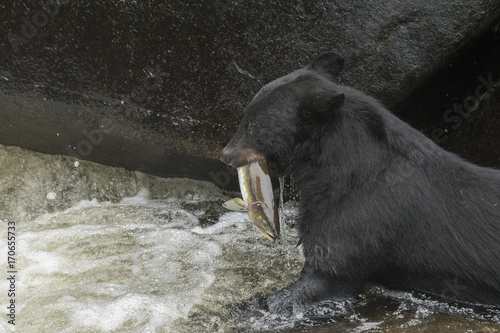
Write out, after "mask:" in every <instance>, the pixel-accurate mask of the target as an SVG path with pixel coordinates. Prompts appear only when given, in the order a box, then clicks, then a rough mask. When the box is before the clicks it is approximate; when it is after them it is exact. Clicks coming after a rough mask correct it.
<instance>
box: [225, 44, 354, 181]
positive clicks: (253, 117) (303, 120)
mask: <svg viewBox="0 0 500 333" xmlns="http://www.w3.org/2000/svg"><path fill="white" fill-rule="evenodd" d="M343 64H344V59H343V58H342V56H341V55H339V54H337V53H326V54H323V55H321V56H320V57H318V58H317V59H316V60H314V61H313V62H312V63H310V64H309V65H307V66H306V67H304V68H302V69H299V70H296V71H294V72H292V73H290V74H288V75H285V76H283V77H280V78H278V79H276V80H274V81H272V82H270V83H268V84H267V85H265V86H264V87H263V88H262V89H261V90H260V91H259V92H258V93H257V95H255V97H254V98H253V100H252V101H251V102H250V104H249V105H248V106H247V107H246V109H245V113H244V116H243V120H242V121H241V124H240V126H239V128H238V130H237V132H236V133H235V134H234V136H233V137H232V138H231V140H230V141H229V143H228V144H227V146H226V147H225V148H224V149H223V151H222V155H221V160H222V161H223V162H224V163H226V164H229V165H231V166H233V167H234V168H237V167H240V166H242V165H245V164H249V163H252V162H255V161H259V160H267V161H268V162H270V163H272V164H274V165H275V166H276V167H277V170H278V171H279V172H280V173H283V172H285V171H286V169H287V167H288V164H289V163H290V161H291V158H292V157H293V154H294V148H295V147H296V145H297V144H298V143H300V142H301V141H303V140H305V139H307V138H308V137H310V136H314V135H317V134H318V133H321V131H322V125H323V124H328V123H331V122H332V121H333V119H332V118H334V117H335V114H336V112H335V111H336V110H338V109H339V108H341V107H342V105H343V104H344V99H345V96H344V94H343V93H342V92H340V91H337V85H336V84H335V83H334V82H335V81H336V78H337V76H338V74H339V72H340V70H341V69H342V66H343Z"/></svg>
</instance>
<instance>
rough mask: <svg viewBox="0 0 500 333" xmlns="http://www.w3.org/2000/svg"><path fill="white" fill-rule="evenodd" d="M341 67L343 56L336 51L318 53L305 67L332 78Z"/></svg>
mask: <svg viewBox="0 0 500 333" xmlns="http://www.w3.org/2000/svg"><path fill="white" fill-rule="evenodd" d="M342 67H344V58H343V57H342V56H341V55H340V54H338V53H335V52H330V53H324V54H322V55H320V56H319V57H318V58H316V60H314V61H313V62H312V63H310V64H309V65H308V66H307V67H306V68H309V69H312V70H315V71H317V72H318V73H320V74H324V75H326V76H327V77H329V78H330V79H332V80H334V79H336V78H337V76H338V75H339V73H340V71H341V70H342Z"/></svg>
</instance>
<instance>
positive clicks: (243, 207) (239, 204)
mask: <svg viewBox="0 0 500 333" xmlns="http://www.w3.org/2000/svg"><path fill="white" fill-rule="evenodd" d="M222 206H224V208H226V209H229V210H234V211H237V212H246V211H247V210H248V207H247V204H246V202H245V201H243V200H242V199H240V198H234V199H231V200H228V201H226V202H224V203H223V204H222Z"/></svg>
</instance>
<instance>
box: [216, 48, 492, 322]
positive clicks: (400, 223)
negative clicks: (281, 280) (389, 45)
mask: <svg viewBox="0 0 500 333" xmlns="http://www.w3.org/2000/svg"><path fill="white" fill-rule="evenodd" d="M343 64H344V60H343V58H342V56H340V55H339V54H337V53H327V54H323V55H321V56H320V57H318V58H317V59H316V60H314V61H313V62H312V63H310V64H309V65H308V66H306V67H305V68H302V69H299V70H296V71H294V72H292V73H290V74H288V75H285V76H283V77H281V78H279V79H277V80H275V81H272V82H271V83H269V84H267V85H266V86H264V87H263V88H262V89H261V90H260V91H259V92H258V93H257V95H256V96H255V97H254V98H253V100H252V101H251V103H250V104H249V105H248V106H247V108H246V110H245V113H244V116H243V120H242V122H241V124H240V126H239V128H238V130H237V132H236V134H235V135H234V136H233V137H232V139H231V140H230V142H229V143H228V145H227V146H226V147H225V148H224V150H223V151H222V155H221V160H222V161H223V162H225V163H227V164H229V165H231V166H233V167H235V168H237V167H240V166H242V165H245V164H248V163H252V162H255V161H259V160H266V161H267V162H269V163H270V164H272V165H274V166H275V167H276V169H277V170H278V172H279V173H281V174H289V175H291V177H292V179H293V180H294V182H295V183H296V184H297V187H298V190H299V193H300V204H299V220H298V228H299V233H300V243H301V244H302V246H303V251H304V255H305V265H304V268H303V270H302V272H301V275H300V278H299V279H298V280H297V281H296V282H295V283H293V284H292V285H290V286H288V287H287V288H284V289H283V290H280V291H278V292H276V293H275V294H273V295H270V296H268V297H267V298H266V299H265V302H266V303H267V306H268V308H269V310H270V311H272V312H278V313H281V314H288V315H289V314H292V313H295V312H297V311H304V310H306V309H307V306H308V305H309V304H311V303H314V302H317V301H321V300H324V299H333V300H340V299H345V298H350V297H353V296H355V295H357V294H359V293H360V291H361V289H362V287H363V285H364V284H365V283H366V282H367V281H375V282H377V283H381V284H383V285H385V286H387V287H389V288H397V289H404V290H412V291H415V292H418V293H423V294H427V295H431V296H436V297H439V298H440V299H441V300H445V301H449V302H458V303H462V304H467V305H482V306H487V307H493V308H498V307H500V171H499V170H495V169H488V168H483V167H479V166H476V165H473V164H471V163H468V162H466V161H464V160H462V159H461V158H459V157H458V156H456V155H454V154H452V153H449V152H446V151H445V150H443V149H441V148H440V147H439V146H437V145H436V144H434V143H433V142H432V141H431V140H430V139H428V138H427V137H426V136H425V135H423V134H422V133H420V132H419V131H417V130H415V129H413V128H411V127H410V126H409V125H407V124H406V123H404V122H403V121H401V120H400V119H398V118H397V117H395V116H394V115H393V114H391V113H390V112H389V111H387V109H385V108H384V107H383V106H382V105H381V104H380V103H379V102H377V101H376V100H375V99H373V98H371V97H369V96H367V95H365V94H364V93H362V92H360V91H357V90H355V89H353V88H350V87H346V86H343V85H339V84H337V83H336V79H337V76H338V74H339V72H340V70H341V69H342V67H343Z"/></svg>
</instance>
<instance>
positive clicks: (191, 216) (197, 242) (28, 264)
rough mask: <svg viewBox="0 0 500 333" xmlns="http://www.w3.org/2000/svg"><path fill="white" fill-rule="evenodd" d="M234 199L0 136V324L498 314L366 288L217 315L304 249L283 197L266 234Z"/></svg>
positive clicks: (293, 325)
mask: <svg viewBox="0 0 500 333" xmlns="http://www.w3.org/2000/svg"><path fill="white" fill-rule="evenodd" d="M235 196H239V194H238V193H233V192H228V191H224V190H221V189H219V188H218V187H216V186H215V185H213V184H211V183H208V182H202V181H196V180H191V179H166V178H158V177H154V176H150V175H147V174H144V173H140V172H133V171H127V170H124V169H120V168H113V167H107V166H102V165H98V164H95V163H91V162H87V161H83V160H78V159H75V158H72V157H67V156H53V155H45V154H40V153H35V152H31V151H28V150H24V149H21V148H17V147H9V146H1V145H0V197H1V198H2V199H1V200H0V226H1V227H0V262H1V265H2V268H3V269H2V270H0V276H2V278H0V295H1V296H0V304H1V309H2V310H0V313H1V317H0V332H14V331H16V332H27V333H36V332H64V333H69V332H80V333H82V332H89V333H90V332H99V333H101V332H120V333H123V332H169V333H170V332H186V333H187V332H500V312H496V311H486V310H483V311H480V310H473V309H468V308H460V307H455V306H451V305H448V304H444V303H440V302H436V301H432V300H429V299H426V298H422V297H419V296H417V295H413V294H411V293H406V292H396V291H390V290H387V289H384V288H382V287H380V286H376V285H368V286H366V292H365V293H364V294H363V295H360V297H359V299H358V300H356V301H354V302H343V303H335V302H324V303H321V304H318V305H316V306H314V307H312V308H311V309H310V311H309V312H308V313H306V314H299V315H296V316H295V317H292V318H281V317H279V316H277V315H274V314H269V313H267V312H266V311H254V312H253V313H250V314H248V315H246V316H243V317H236V318H230V317H228V316H227V315H226V314H227V310H228V309H230V308H231V304H236V303H238V302H240V301H242V300H245V299H248V298H250V297H251V296H253V295H255V294H256V293H261V294H268V293H271V292H273V291H276V290H278V289H280V288H283V287H285V286H286V285H288V284H289V283H291V282H293V281H294V280H295V279H296V278H297V277H298V275H299V273H300V270H301V267H302V264H303V260H304V258H303V256H302V254H301V249H300V247H297V246H296V244H297V242H298V236H297V232H296V230H295V229H294V228H293V225H294V224H295V219H296V215H297V208H296V207H297V203H296V202H294V201H289V202H286V203H285V205H284V207H283V209H282V228H283V237H282V239H281V240H280V241H279V242H276V243H273V242H271V241H269V240H267V239H266V238H264V237H263V236H262V235H261V234H259V233H258V232H257V231H256V230H255V228H254V227H253V225H252V224H251V222H250V221H249V219H248V216H247V214H246V213H239V212H228V211H226V210H225V209H224V208H223V207H222V203H223V202H224V201H226V200H228V199H230V198H232V197H235ZM9 232H10V233H9ZM9 237H13V238H9ZM13 324H15V325H13Z"/></svg>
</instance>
